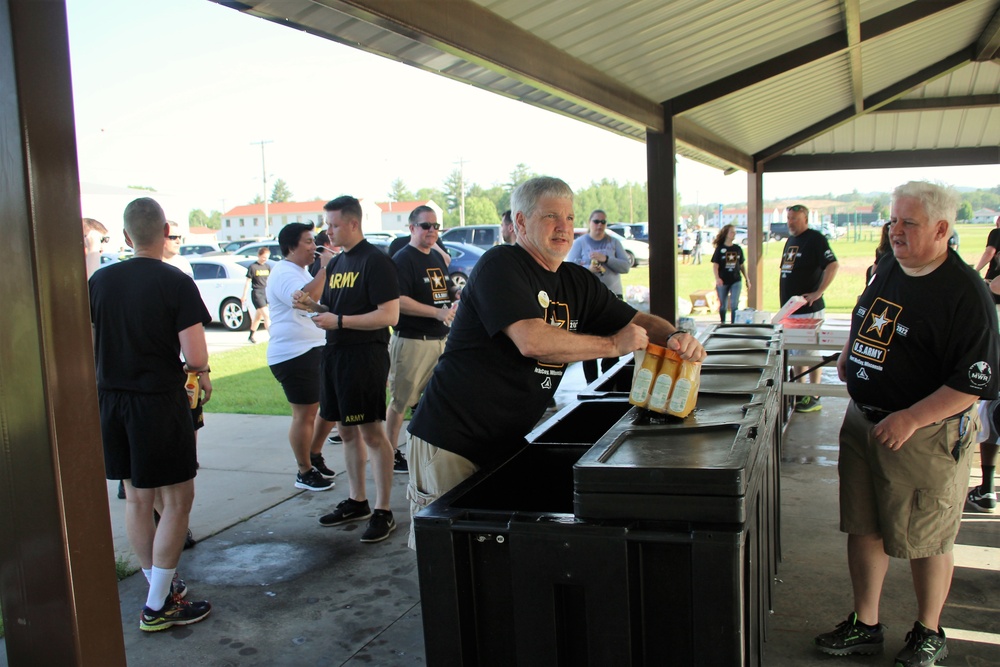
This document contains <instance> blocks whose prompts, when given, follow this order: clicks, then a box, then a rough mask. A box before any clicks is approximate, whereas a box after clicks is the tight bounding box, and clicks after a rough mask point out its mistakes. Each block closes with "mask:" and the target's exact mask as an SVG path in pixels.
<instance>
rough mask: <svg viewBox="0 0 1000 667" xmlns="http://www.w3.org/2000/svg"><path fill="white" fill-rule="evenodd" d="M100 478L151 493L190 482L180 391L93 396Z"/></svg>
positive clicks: (191, 459) (189, 444)
mask: <svg viewBox="0 0 1000 667" xmlns="http://www.w3.org/2000/svg"><path fill="white" fill-rule="evenodd" d="M97 394H98V402H99V404H100V410H101V437H102V440H103V441H104V473H105V476H106V477H107V478H108V479H131V480H132V486H134V487H136V488H139V489H152V488H157V487H160V486H169V485H171V484H179V483H181V482H186V481H187V480H189V479H194V476H195V475H196V474H197V469H198V454H197V452H196V450H195V439H194V426H193V424H192V418H191V406H190V404H189V403H188V396H187V392H186V391H184V387H178V388H177V391H172V392H166V393H163V394H140V393H136V392H127V391H104V390H99V391H98V392H97Z"/></svg>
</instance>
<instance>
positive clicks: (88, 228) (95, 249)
mask: <svg viewBox="0 0 1000 667" xmlns="http://www.w3.org/2000/svg"><path fill="white" fill-rule="evenodd" d="M110 242H111V237H110V236H108V228H107V227H105V226H104V224H103V223H101V222H100V221H98V220H94V219H93V218H84V219H83V257H84V260H85V261H86V263H87V278H90V276H92V275H94V271H97V269H99V268H101V253H102V252H104V248H105V247H107V245H108V243H110Z"/></svg>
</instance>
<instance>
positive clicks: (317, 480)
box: [295, 468, 333, 491]
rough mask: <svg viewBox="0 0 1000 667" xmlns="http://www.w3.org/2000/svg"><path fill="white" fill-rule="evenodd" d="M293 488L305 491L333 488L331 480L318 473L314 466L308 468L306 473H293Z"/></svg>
mask: <svg viewBox="0 0 1000 667" xmlns="http://www.w3.org/2000/svg"><path fill="white" fill-rule="evenodd" d="M295 488H297V489H305V490H306V491H329V490H330V489H332V488H333V482H332V481H331V480H329V479H327V478H326V477H323V475H321V474H319V470H316V468H309V472H307V473H301V472H300V473H296V474H295Z"/></svg>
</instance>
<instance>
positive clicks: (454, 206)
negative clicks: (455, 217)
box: [438, 169, 462, 211]
mask: <svg viewBox="0 0 1000 667" xmlns="http://www.w3.org/2000/svg"><path fill="white" fill-rule="evenodd" d="M442 191H443V193H444V196H445V200H444V201H443V202H438V203H439V204H442V205H443V206H444V208H445V210H447V211H457V210H458V206H459V204H461V201H462V172H461V171H459V170H458V169H455V170H454V171H452V172H451V173H450V174H448V178H447V179H445V181H444V188H443V190H442Z"/></svg>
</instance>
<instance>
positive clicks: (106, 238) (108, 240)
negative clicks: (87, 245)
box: [101, 236, 111, 243]
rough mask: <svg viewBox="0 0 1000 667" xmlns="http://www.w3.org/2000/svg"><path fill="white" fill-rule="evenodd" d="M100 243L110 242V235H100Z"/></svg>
mask: <svg viewBox="0 0 1000 667" xmlns="http://www.w3.org/2000/svg"><path fill="white" fill-rule="evenodd" d="M101 243H111V237H110V236H102V237H101Z"/></svg>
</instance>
